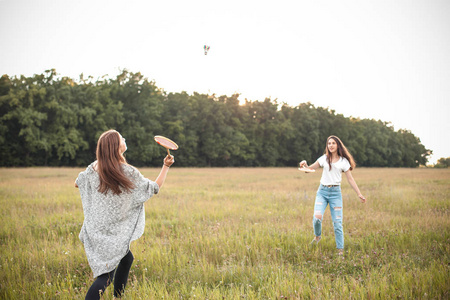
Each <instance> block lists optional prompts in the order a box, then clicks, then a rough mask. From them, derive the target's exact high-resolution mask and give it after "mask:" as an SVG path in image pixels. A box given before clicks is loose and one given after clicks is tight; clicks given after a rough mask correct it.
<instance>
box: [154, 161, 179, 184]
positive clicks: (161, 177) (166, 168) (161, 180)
mask: <svg viewBox="0 0 450 300" xmlns="http://www.w3.org/2000/svg"><path fill="white" fill-rule="evenodd" d="M174 162H175V159H174V157H173V156H172V155H170V156H169V155H167V156H166V157H165V158H164V165H163V166H162V168H161V172H159V175H158V177H157V178H156V180H155V182H156V183H157V184H158V186H159V188H161V187H162V186H163V184H164V181H166V177H167V172H169V167H170V166H171V165H172V164H173V163H174Z"/></svg>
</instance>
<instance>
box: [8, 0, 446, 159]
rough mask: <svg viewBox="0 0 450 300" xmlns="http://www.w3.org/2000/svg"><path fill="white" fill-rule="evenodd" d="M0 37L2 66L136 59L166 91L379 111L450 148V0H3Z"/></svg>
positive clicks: (101, 69)
mask: <svg viewBox="0 0 450 300" xmlns="http://www.w3.org/2000/svg"><path fill="white" fill-rule="evenodd" d="M0 43H1V47H0V57H1V59H0V75H1V74H8V75H10V76H12V75H21V74H23V75H26V76H31V75H33V74H42V73H43V72H44V70H47V69H51V68H55V69H56V71H57V72H58V73H59V74H61V75H62V76H69V77H72V78H74V79H77V78H79V75H80V74H81V73H84V75H85V77H86V76H88V75H92V76H94V78H97V77H100V76H102V75H105V74H108V75H109V76H110V77H115V76H116V75H117V74H119V72H120V70H121V69H128V70H129V71H131V72H141V73H142V74H143V75H144V76H145V77H148V78H149V79H150V80H154V81H155V82H156V85H157V86H158V87H160V88H162V89H164V90H165V91H167V92H180V91H187V92H188V93H192V92H194V91H196V92H200V93H215V94H217V95H232V94H234V93H239V94H241V96H240V99H241V100H244V99H245V98H247V99H249V100H264V99H265V98H266V97H270V98H271V99H278V102H279V103H282V102H286V103H288V104H289V105H291V106H297V105H298V104H299V103H303V102H311V103H313V104H314V105H316V106H322V107H329V108H331V109H334V110H335V111H336V112H337V113H341V114H343V115H344V116H346V117H349V116H354V117H361V118H371V119H380V120H382V121H387V122H391V123H392V124H393V126H394V128H395V130H398V129H400V128H404V129H409V130H411V131H412V132H413V133H414V134H415V135H416V136H418V137H419V138H420V139H421V141H422V143H423V144H424V145H425V147H427V148H428V149H432V150H434V155H433V157H432V158H431V162H435V161H436V160H437V159H439V158H440V157H449V156H450V150H449V148H450V140H449V139H450V135H449V132H450V125H449V124H450V122H449V121H448V119H447V116H448V114H449V113H450V1H448V0H441V1H434V0H388V1H384V0H373V1H364V0H355V1H350V0H344V1H340V0H324V1H320V0H310V1H305V0H296V1H283V0H278V1H261V0H259V1H253V0H251V1H245V0H239V1H235V0H227V1H213V0H208V1H206V0H205V1H196V0H190V1H186V0H169V1H150V0H147V1H145V0H127V1H117V0H108V1H97V0H89V1H86V0H77V1H66V0H27V1H25V0H0ZM205 44H207V45H209V46H210V47H211V48H210V50H209V52H208V55H204V53H203V45H205ZM324 142H325V141H324ZM344 143H345V141H344Z"/></svg>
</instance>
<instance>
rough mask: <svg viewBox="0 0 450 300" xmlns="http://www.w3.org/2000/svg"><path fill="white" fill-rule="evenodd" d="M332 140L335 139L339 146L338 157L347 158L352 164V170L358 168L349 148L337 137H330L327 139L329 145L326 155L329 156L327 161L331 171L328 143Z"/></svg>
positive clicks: (326, 147)
mask: <svg viewBox="0 0 450 300" xmlns="http://www.w3.org/2000/svg"><path fill="white" fill-rule="evenodd" d="M330 139H333V140H334V141H335V142H336V144H337V155H338V156H340V157H345V158H346V159H347V160H348V162H349V163H350V170H353V169H354V168H355V167H356V163H355V160H354V159H353V156H352V155H351V154H350V152H348V150H347V147H345V145H344V143H343V142H342V141H341V140H340V139H339V138H338V137H337V136H335V135H330V136H329V137H328V138H327V144H326V146H325V154H326V155H327V161H328V165H329V166H330V170H331V153H330V151H329V150H328V141H329V140H330Z"/></svg>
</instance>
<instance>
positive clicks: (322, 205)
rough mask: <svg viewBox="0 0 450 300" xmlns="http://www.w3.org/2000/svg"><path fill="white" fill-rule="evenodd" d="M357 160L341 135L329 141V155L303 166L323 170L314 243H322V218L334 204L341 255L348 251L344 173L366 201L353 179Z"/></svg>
mask: <svg viewBox="0 0 450 300" xmlns="http://www.w3.org/2000/svg"><path fill="white" fill-rule="evenodd" d="M355 165H356V164H355V161H354V160H353V157H352V155H351V154H350V153H349V152H348V150H347V148H346V147H345V146H344V144H343V143H342V141H341V140H340V139H339V138H338V137H337V136H334V135H332V136H330V137H328V139H327V145H326V148H325V154H324V155H322V156H321V157H319V159H317V161H316V162H315V163H313V164H312V165H311V166H308V164H307V163H306V161H305V160H303V161H302V162H300V167H302V168H310V169H317V168H318V167H322V168H323V172H322V178H321V179H320V186H319V189H318V190H317V195H316V202H315V204H314V217H313V226H314V234H315V238H314V239H313V240H312V242H311V244H314V243H315V244H317V243H319V241H320V239H321V238H322V219H323V213H324V212H325V209H326V208H327V205H328V204H329V205H330V212H331V218H332V220H333V227H334V236H335V239H336V248H337V249H338V251H339V254H343V251H344V231H343V228H342V218H343V213H342V209H343V206H342V193H341V180H342V172H344V173H345V175H346V177H347V180H348V183H349V184H350V185H351V187H352V188H353V190H354V191H355V192H356V194H357V195H358V197H359V199H360V200H361V202H362V203H365V202H366V198H364V196H363V195H362V194H361V192H360V191H359V188H358V185H357V184H356V182H355V180H354V179H353V176H352V173H351V170H353V169H354V168H355Z"/></svg>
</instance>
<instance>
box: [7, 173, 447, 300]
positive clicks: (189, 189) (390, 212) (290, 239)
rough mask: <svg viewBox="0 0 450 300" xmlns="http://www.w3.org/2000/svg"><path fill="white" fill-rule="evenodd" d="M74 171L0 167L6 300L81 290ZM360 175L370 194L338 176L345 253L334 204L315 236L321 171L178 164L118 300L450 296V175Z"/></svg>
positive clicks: (85, 280) (152, 209) (152, 206)
mask: <svg viewBox="0 0 450 300" xmlns="http://www.w3.org/2000/svg"><path fill="white" fill-rule="evenodd" d="M80 171H81V169H71V168H27V169H0V206H1V212H0V215H1V223H0V224H1V226H0V246H1V248H0V249H1V253H0V254H1V261H0V297H1V298H2V299H84V295H85V293H86V291H87V288H88V287H89V286H90V284H91V283H92V281H93V278H92V274H91V271H90V268H89V266H88V264H87V260H86V257H85V254H84V250H83V246H82V244H81V242H80V241H79V240H78V233H79V230H80V228H81V224H82V222H83V212H82V208H81V202H80V196H79V192H78V190H77V189H75V188H74V187H73V182H74V180H75V178H76V177H77V175H78V173H79V172H80ZM141 172H142V173H143V174H144V175H145V176H147V177H149V178H151V179H154V178H155V177H156V176H157V174H158V172H159V170H158V169H141ZM353 175H354V177H355V179H356V181H357V183H358V185H359V186H360V188H361V190H362V192H363V194H364V195H365V196H366V197H367V198H368V202H367V203H366V204H361V203H360V202H359V200H358V198H357V197H356V195H355V193H354V192H353V190H352V189H351V187H350V186H349V185H348V184H347V182H346V180H345V179H343V181H344V182H343V187H342V190H343V197H344V232H345V256H344V259H342V258H341V257H339V256H338V255H337V252H336V249H335V241H334V233H333V229H332V224H331V217H330V214H329V210H328V209H327V211H326V213H325V216H324V224H323V239H322V241H321V243H320V244H319V245H318V246H315V247H311V246H310V245H309V242H310V241H311V239H312V238H313V231H312V214H313V205H314V199H315V193H316V190H317V186H318V183H319V179H320V172H317V173H315V174H304V173H300V172H298V171H297V170H296V169H295V168H292V169H290V168H256V169H252V168H230V169H214V168H213V169H195V168H186V169H183V168H176V167H173V168H172V169H171V170H170V172H169V176H168V178H167V181H166V183H165V185H164V187H163V189H162V190H161V192H160V194H159V195H157V196H155V197H153V198H151V199H150V200H149V201H148V202H147V203H146V230H145V233H144V236H143V237H142V238H141V239H139V240H138V241H136V242H133V244H132V251H133V254H134V256H135V261H134V264H133V267H132V271H131V273H130V278H129V284H128V287H127V289H126V294H125V296H124V299H186V298H187V299H238V298H239V299H242V298H244V299H282V298H285V299H311V298H314V299H330V298H331V299H392V298H396V299H397V298H400V299H448V298H449V297H450V292H449V290H450V289H449V281H450V280H449V279H450V276H449V263H450V260H449V245H450V243H449V236H450V235H449V229H450V220H449V206H450V201H449V200H450V196H449V194H450V171H449V170H447V169H444V170H442V169H441V170H435V169H358V168H357V169H356V170H355V171H354V172H353ZM104 299H112V289H111V288H109V289H108V290H107V292H106V294H105V296H104Z"/></svg>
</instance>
